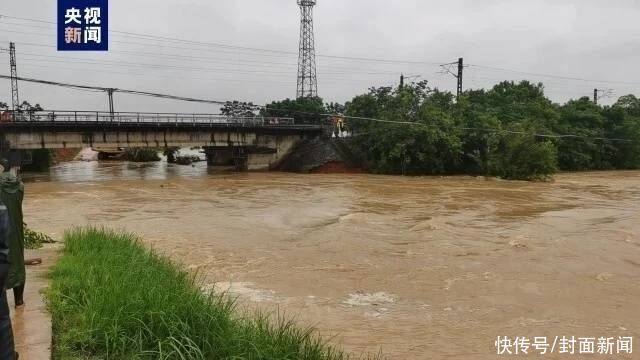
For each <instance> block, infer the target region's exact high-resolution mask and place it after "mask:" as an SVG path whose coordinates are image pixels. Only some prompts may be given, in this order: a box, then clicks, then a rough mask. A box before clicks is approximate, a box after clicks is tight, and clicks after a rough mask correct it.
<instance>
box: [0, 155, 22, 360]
mask: <svg viewBox="0 0 640 360" xmlns="http://www.w3.org/2000/svg"><path fill="white" fill-rule="evenodd" d="M1 167H2V166H1V165H0V168H1ZM9 226H10V222H9V211H8V209H7V207H6V206H5V205H4V203H2V202H0V360H15V359H17V358H18V354H17V353H16V352H15V347H14V343H13V330H12V328H11V317H10V316H9V304H8V303H7V291H6V286H7V278H8V276H9Z"/></svg>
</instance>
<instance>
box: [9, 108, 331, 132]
mask: <svg viewBox="0 0 640 360" xmlns="http://www.w3.org/2000/svg"><path fill="white" fill-rule="evenodd" d="M0 130H3V131H19V132H37V131H54V132H65V131H100V130H106V131H141V130H143V131H144V130H149V131H158V130H160V131H161V130H171V131H211V130H225V131H242V132H247V131H256V132H261V133H282V132H285V133H286V132H317V131H319V130H321V126H320V125H313V124H296V123H295V121H294V119H292V118H285V117H261V116H255V117H228V116H224V115H215V114H181V113H113V114H111V113H108V112H81V111H74V112H70V111H63V112H61V111H43V112H36V113H31V114H28V113H21V114H15V116H13V114H11V116H10V117H5V118H4V121H1V122H0Z"/></svg>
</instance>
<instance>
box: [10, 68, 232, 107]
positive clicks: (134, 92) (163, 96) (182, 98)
mask: <svg viewBox="0 0 640 360" xmlns="http://www.w3.org/2000/svg"><path fill="white" fill-rule="evenodd" d="M0 79H11V76H8V75H0ZM17 79H18V80H19V81H26V82H30V83H37V84H44V85H52V86H60V87H65V88H70V89H78V90H101V91H104V92H107V93H108V92H118V93H122V94H131V95H141V96H151V97H156V98H161V99H169V100H179V101H187V102H197V103H205V104H216V105H224V104H226V103H227V102H226V101H219V100H208V99H197V98H192V97H185V96H176V95H167V94H160V93H154V92H148V91H139V90H127V89H118V88H107V87H100V86H89V85H77V84H68V83H62V82H57V81H48V80H38V79H30V78H23V77H18V78H17Z"/></svg>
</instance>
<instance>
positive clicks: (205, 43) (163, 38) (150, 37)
mask: <svg viewBox="0 0 640 360" xmlns="http://www.w3.org/2000/svg"><path fill="white" fill-rule="evenodd" d="M3 18H7V19H14V20H21V21H29V22H38V23H43V24H50V25H56V23H55V22H52V21H46V20H40V19H32V18H25V17H18V16H10V15H6V14H0V20H1V19H3ZM109 31H110V32H112V33H114V34H120V35H123V36H129V37H136V38H143V39H148V40H156V41H163V42H165V41H171V42H177V43H184V44H192V45H202V46H215V47H220V48H226V49H234V50H243V51H251V52H258V53H276V54H286V55H298V53H297V52H293V51H286V50H277V49H264V48H256V47H248V46H238V45H230V44H224V43H217V42H208V41H197V40H187V39H181V38H174V37H168V36H158V35H150V34H142V33H136V32H131V31H117V30H109ZM316 56H318V57H323V58H330V59H341V60H356V61H368V62H380V63H401V64H418V65H419V64H428V65H434V66H438V65H440V64H441V63H440V62H428V61H406V60H396V59H381V58H369V57H352V56H339V55H330V54H317V55H316Z"/></svg>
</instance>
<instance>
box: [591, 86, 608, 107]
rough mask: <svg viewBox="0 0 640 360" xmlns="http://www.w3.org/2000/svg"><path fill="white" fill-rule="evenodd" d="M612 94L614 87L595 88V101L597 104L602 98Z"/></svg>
mask: <svg viewBox="0 0 640 360" xmlns="http://www.w3.org/2000/svg"><path fill="white" fill-rule="evenodd" d="M611 96H613V89H593V103H594V104H596V105H598V101H599V100H600V99H602V98H608V97H611Z"/></svg>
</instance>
